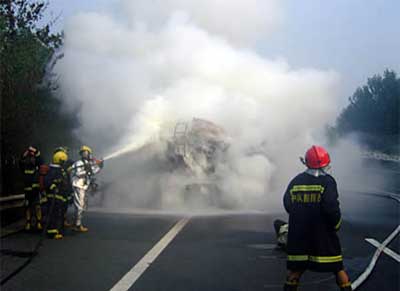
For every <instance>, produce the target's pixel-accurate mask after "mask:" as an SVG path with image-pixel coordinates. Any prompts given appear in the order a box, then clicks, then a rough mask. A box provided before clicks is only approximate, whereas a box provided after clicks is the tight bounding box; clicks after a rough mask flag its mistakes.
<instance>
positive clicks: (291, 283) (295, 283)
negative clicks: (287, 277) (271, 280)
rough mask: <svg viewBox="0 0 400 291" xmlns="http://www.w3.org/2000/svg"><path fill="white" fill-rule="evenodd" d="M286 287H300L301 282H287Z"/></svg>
mask: <svg viewBox="0 0 400 291" xmlns="http://www.w3.org/2000/svg"><path fill="white" fill-rule="evenodd" d="M286 285H289V286H298V285H299V282H297V281H293V282H291V281H286Z"/></svg>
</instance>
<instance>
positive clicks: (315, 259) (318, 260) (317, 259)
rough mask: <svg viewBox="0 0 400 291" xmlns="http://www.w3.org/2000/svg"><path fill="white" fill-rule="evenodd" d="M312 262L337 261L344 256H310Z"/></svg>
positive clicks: (341, 259)
mask: <svg viewBox="0 0 400 291" xmlns="http://www.w3.org/2000/svg"><path fill="white" fill-rule="evenodd" d="M310 261H311V262H316V263H336V262H341V261H343V257H342V256H333V257H317V256H310Z"/></svg>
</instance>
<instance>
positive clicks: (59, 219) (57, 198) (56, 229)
mask: <svg viewBox="0 0 400 291" xmlns="http://www.w3.org/2000/svg"><path fill="white" fill-rule="evenodd" d="M47 199H48V207H49V209H48V215H49V217H48V219H49V226H48V228H47V234H48V235H52V236H54V235H56V234H58V233H62V232H63V227H64V207H65V206H64V205H65V202H66V201H65V198H64V197H63V196H61V195H54V194H48V195H47Z"/></svg>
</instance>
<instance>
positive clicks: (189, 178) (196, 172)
mask: <svg viewBox="0 0 400 291" xmlns="http://www.w3.org/2000/svg"><path fill="white" fill-rule="evenodd" d="M230 140H231V139H230V137H229V136H228V135H227V134H226V132H225V130H224V129H223V128H222V127H220V126H218V125H216V124H215V123H213V122H210V121H208V120H204V119H199V118H193V119H192V121H190V122H177V123H176V124H175V126H174V128H173V130H172V133H170V135H169V136H167V137H166V138H165V142H166V147H165V148H166V150H165V155H166V161H167V164H168V167H167V168H168V171H169V173H170V175H167V177H168V178H167V180H168V181H166V183H165V187H166V189H164V191H163V194H162V200H163V201H162V204H163V205H165V206H168V204H176V203H179V202H180V203H183V204H184V205H185V206H188V207H191V206H193V207H208V206H211V207H222V208H225V207H229V206H228V205H226V203H227V202H226V199H222V196H223V193H222V191H221V189H220V188H219V186H218V185H219V177H218V174H217V173H216V169H217V167H218V165H219V164H222V163H224V162H225V158H226V153H227V151H228V149H229V146H230ZM178 201H179V202H178Z"/></svg>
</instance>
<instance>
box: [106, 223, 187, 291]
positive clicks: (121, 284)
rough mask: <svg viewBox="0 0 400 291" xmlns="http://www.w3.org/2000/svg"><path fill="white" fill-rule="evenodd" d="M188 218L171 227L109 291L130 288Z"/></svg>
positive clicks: (123, 290) (120, 290)
mask: <svg viewBox="0 0 400 291" xmlns="http://www.w3.org/2000/svg"><path fill="white" fill-rule="evenodd" d="M189 220H190V218H182V219H181V220H179V221H178V222H177V223H176V224H175V225H174V227H172V228H171V229H170V230H169V231H168V233H167V234H166V235H164V236H163V237H162V239H161V240H160V241H159V242H158V243H157V244H156V245H155V246H154V247H153V248H152V249H151V250H150V251H149V252H148V253H147V254H146V255H145V256H144V257H143V258H142V259H141V260H140V261H139V262H138V263H137V264H136V265H135V266H133V267H132V269H130V270H129V272H128V273H126V274H125V276H124V277H122V279H121V280H119V281H118V282H117V283H116V284H115V285H114V287H112V288H111V289H110V291H126V290H128V289H129V288H131V287H132V285H133V284H134V283H135V282H136V280H137V279H139V278H140V276H141V275H142V274H143V273H144V272H145V271H146V269H147V268H148V267H149V266H150V265H151V263H152V262H154V260H155V259H156V258H157V257H158V256H159V255H160V254H161V252H162V251H163V250H164V249H165V248H166V247H167V246H168V244H169V243H170V242H171V241H172V240H173V239H174V238H175V237H176V235H177V234H178V233H179V232H180V231H181V230H182V229H183V228H184V226H185V225H186V224H187V223H188V222H189Z"/></svg>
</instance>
